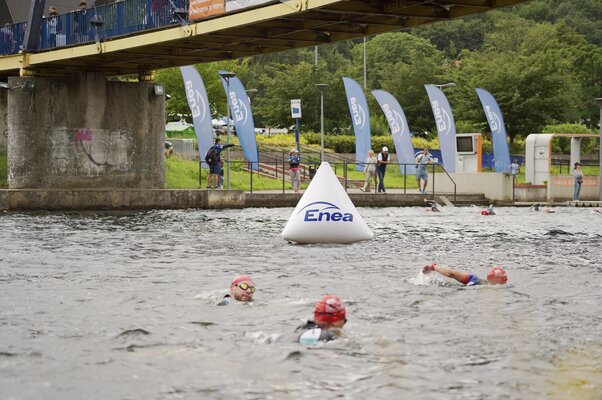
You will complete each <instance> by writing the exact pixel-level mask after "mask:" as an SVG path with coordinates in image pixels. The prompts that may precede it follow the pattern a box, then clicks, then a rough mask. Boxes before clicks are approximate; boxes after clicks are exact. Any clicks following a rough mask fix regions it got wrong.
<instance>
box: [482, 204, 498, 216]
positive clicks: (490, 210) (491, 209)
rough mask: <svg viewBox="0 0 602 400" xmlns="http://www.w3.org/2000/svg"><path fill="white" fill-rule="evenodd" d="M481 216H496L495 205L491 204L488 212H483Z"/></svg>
mask: <svg viewBox="0 0 602 400" xmlns="http://www.w3.org/2000/svg"><path fill="white" fill-rule="evenodd" d="M481 215H495V211H493V204H490V205H489V207H487V209H486V210H483V211H481Z"/></svg>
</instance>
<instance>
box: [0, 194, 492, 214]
mask: <svg viewBox="0 0 602 400" xmlns="http://www.w3.org/2000/svg"><path fill="white" fill-rule="evenodd" d="M348 194H349V197H350V198H351V201H352V202H353V204H355V205H356V206H357V207H403V206H424V205H425V203H424V198H425V196H424V195H422V194H419V193H404V192H403V191H402V190H399V191H392V190H390V191H388V192H387V194H375V193H362V192H359V191H358V192H357V193H348ZM301 196H302V194H298V193H282V192H280V191H260V192H253V193H250V192H245V191H242V190H200V189H198V190H176V189H174V190H170V189H129V190H122V189H78V190H66V189H54V190H53V189H43V190H42V189H4V190H0V210H14V211H38V210H48V211H78V210H82V211H83V210H144V209H184V208H201V209H230V208H247V207H266V208H274V207H295V206H296V205H297V203H298V202H299V199H301ZM441 196H442V195H441V194H437V195H435V199H436V200H437V201H438V202H440V203H441V204H445V201H444V200H443V199H442V198H441ZM428 197H429V198H432V197H433V196H428ZM446 198H447V199H449V200H450V201H452V202H454V198H453V194H450V195H446ZM455 200H456V201H455V203H456V204H479V205H484V204H488V202H489V201H488V200H487V199H486V198H485V197H484V196H483V195H482V194H476V195H474V194H473V195H462V196H458V197H457V199H455Z"/></svg>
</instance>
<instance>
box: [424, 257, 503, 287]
mask: <svg viewBox="0 0 602 400" xmlns="http://www.w3.org/2000/svg"><path fill="white" fill-rule="evenodd" d="M431 271H435V272H438V273H440V274H441V275H443V276H447V277H448V278H453V279H455V280H457V281H458V282H460V283H462V284H464V285H466V286H474V285H503V284H505V283H506V282H508V274H507V273H506V270H505V269H504V268H502V267H493V268H491V269H490V270H489V273H488V274H487V279H481V278H479V277H478V276H476V275H474V274H469V273H467V272H463V271H460V270H457V269H453V268H450V267H448V266H446V265H437V264H435V263H433V264H430V265H425V266H424V267H422V273H423V274H428V273H430V272H431Z"/></svg>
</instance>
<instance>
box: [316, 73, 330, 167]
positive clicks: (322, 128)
mask: <svg viewBox="0 0 602 400" xmlns="http://www.w3.org/2000/svg"><path fill="white" fill-rule="evenodd" d="M316 87H317V88H318V89H319V90H320V146H321V147H320V163H323V162H324V91H325V90H326V88H327V87H328V84H327V83H316Z"/></svg>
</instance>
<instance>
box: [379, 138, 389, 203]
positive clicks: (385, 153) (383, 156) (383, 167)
mask: <svg viewBox="0 0 602 400" xmlns="http://www.w3.org/2000/svg"><path fill="white" fill-rule="evenodd" d="M389 157H390V155H389V149H388V148H387V146H385V147H383V150H382V151H381V152H380V153H378V161H377V165H376V175H378V193H387V190H386V189H385V173H386V172H387V164H390V163H391V161H390V160H389Z"/></svg>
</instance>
